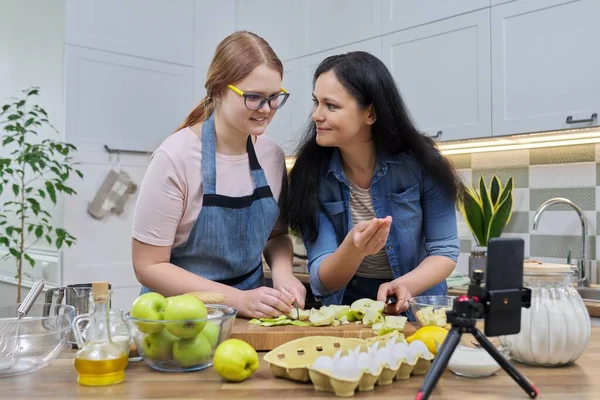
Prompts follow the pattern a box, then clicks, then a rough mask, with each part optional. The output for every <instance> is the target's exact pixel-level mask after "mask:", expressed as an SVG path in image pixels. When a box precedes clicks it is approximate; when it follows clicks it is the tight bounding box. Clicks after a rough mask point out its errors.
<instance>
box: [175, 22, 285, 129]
mask: <svg viewBox="0 0 600 400" xmlns="http://www.w3.org/2000/svg"><path fill="white" fill-rule="evenodd" d="M259 65H266V66H268V67H270V68H273V69H274V70H275V71H277V72H279V74H280V75H281V77H282V78H283V64H282V63H281V60H280V59H279V57H277V55H276V54H275V52H274V51H273V49H272V48H271V46H270V45H269V43H267V41H266V40H264V39H263V38H262V37H260V36H258V35H257V34H255V33H252V32H248V31H238V32H234V33H232V34H231V35H229V36H227V37H226V38H225V39H223V41H221V43H219V45H218V46H217V49H216V50H215V54H214V56H213V59H212V61H211V63H210V67H209V69H208V73H207V74H206V82H205V84H204V88H205V89H206V96H204V98H203V99H202V100H200V103H199V104H198V105H197V106H196V108H194V110H192V112H191V113H190V114H189V115H188V116H187V118H186V119H185V122H184V123H183V124H182V125H181V126H180V127H179V128H177V130H180V129H183V128H187V127H189V126H192V125H194V124H197V123H198V122H202V121H205V120H207V119H208V117H209V116H210V115H211V114H212V112H213V111H214V108H215V104H214V98H215V96H216V95H217V94H218V93H220V92H221V91H222V90H224V89H225V88H226V87H227V85H229V84H232V83H233V82H238V81H240V80H242V79H244V78H245V77H246V76H248V75H249V74H250V72H252V70H253V69H254V68H256V67H258V66H259Z"/></svg>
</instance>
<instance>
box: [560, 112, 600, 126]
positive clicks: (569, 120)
mask: <svg viewBox="0 0 600 400" xmlns="http://www.w3.org/2000/svg"><path fill="white" fill-rule="evenodd" d="M596 118H598V114H596V113H593V114H592V116H591V117H589V118H588V119H573V116H572V115H569V116H568V117H567V124H583V123H585V122H594V121H595V120H596Z"/></svg>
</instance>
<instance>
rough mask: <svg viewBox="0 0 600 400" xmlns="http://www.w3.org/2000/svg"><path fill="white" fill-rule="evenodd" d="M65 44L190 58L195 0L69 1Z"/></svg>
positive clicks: (156, 57)
mask: <svg viewBox="0 0 600 400" xmlns="http://www.w3.org/2000/svg"><path fill="white" fill-rule="evenodd" d="M66 42H67V44H72V45H77V46H81V47H87V48H93V49H97V50H105V51H112V52H115V53H120V54H128V55H132V56H137V57H144V58H150V59H154V60H160V61H167V62H172V63H177V64H182V65H190V66H191V65H193V62H194V0H155V1H146V0H128V1H121V0H86V1H78V0H67V1H66Z"/></svg>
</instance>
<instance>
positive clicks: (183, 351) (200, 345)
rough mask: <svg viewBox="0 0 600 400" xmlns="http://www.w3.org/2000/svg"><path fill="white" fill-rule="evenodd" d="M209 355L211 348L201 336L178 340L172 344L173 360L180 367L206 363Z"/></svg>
mask: <svg viewBox="0 0 600 400" xmlns="http://www.w3.org/2000/svg"><path fill="white" fill-rule="evenodd" d="M211 353H212V347H210V343H209V341H208V339H207V338H206V337H205V336H204V335H202V334H198V336H196V337H193V338H191V339H179V340H178V341H176V342H175V344H173V359H174V360H175V361H177V362H178V363H179V365H181V366H182V367H191V366H193V365H197V364H200V363H204V362H208V361H209V360H210V354H211Z"/></svg>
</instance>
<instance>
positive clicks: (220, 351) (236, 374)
mask: <svg viewBox="0 0 600 400" xmlns="http://www.w3.org/2000/svg"><path fill="white" fill-rule="evenodd" d="M213 366H214V367H215V370H216V371H217V373H218V374H219V376H221V378H223V379H225V380H227V381H231V382H241V381H243V380H246V379H248V378H249V377H250V376H252V374H254V373H255V372H256V370H257V369H258V366H259V361H258V354H257V353H256V350H254V347H252V346H250V345H249V344H248V343H246V342H244V341H243V340H240V339H227V340H225V341H224V342H223V343H221V344H220V345H219V346H218V347H217V349H216V350H215V354H214V356H213Z"/></svg>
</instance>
